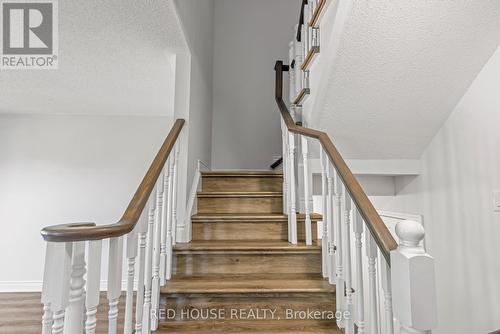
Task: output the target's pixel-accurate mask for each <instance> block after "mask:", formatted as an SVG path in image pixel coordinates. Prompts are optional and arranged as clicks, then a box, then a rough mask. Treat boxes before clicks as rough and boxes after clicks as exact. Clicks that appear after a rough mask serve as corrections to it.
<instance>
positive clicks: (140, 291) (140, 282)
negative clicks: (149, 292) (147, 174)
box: [135, 207, 148, 334]
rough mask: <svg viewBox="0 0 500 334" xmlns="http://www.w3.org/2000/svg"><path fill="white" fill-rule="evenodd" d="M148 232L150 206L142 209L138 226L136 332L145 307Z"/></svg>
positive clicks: (138, 330)
mask: <svg viewBox="0 0 500 334" xmlns="http://www.w3.org/2000/svg"><path fill="white" fill-rule="evenodd" d="M147 232H148V208H147V207H146V208H145V209H144V210H143V211H142V215H141V218H140V220H139V226H138V227H137V233H138V235H139V273H138V277H137V296H136V302H135V333H136V334H140V333H141V332H142V315H143V309H144V270H145V266H146V263H145V262H146V236H147Z"/></svg>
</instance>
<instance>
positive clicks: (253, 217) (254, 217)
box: [191, 213, 323, 223]
mask: <svg viewBox="0 0 500 334" xmlns="http://www.w3.org/2000/svg"><path fill="white" fill-rule="evenodd" d="M305 218H306V216H305V214H297V219H298V221H304V220H305ZM321 219H323V217H322V216H321V215H320V214H318V213H313V214H311V220H313V221H318V220H321ZM191 221H192V222H193V223H198V222H214V221H251V222H259V221H263V222H272V221H277V222H287V221H288V216H287V215H284V214H273V213H270V214H265V213H242V214H237V213H236V214H235V213H214V214H211V213H205V214H195V215H193V216H192V217H191Z"/></svg>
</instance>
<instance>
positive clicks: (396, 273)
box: [391, 220, 437, 334]
mask: <svg viewBox="0 0 500 334" xmlns="http://www.w3.org/2000/svg"><path fill="white" fill-rule="evenodd" d="M396 234H397V235H398V237H399V246H398V248H397V249H396V250H394V251H392V252H391V282H392V294H393V297H392V303H393V309H394V317H395V318H396V319H397V320H399V323H400V324H401V330H400V333H401V334H423V333H429V331H430V330H431V329H433V328H435V327H436V325H437V305H436V282H435V274H434V258H433V257H432V256H430V255H429V254H427V253H426V252H425V250H424V248H423V246H422V245H421V242H422V240H423V239H424V236H425V231H424V228H423V226H422V225H421V224H420V223H418V222H414V221H409V220H405V221H402V222H399V223H398V224H397V225H396Z"/></svg>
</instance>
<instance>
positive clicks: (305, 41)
mask: <svg viewBox="0 0 500 334" xmlns="http://www.w3.org/2000/svg"><path fill="white" fill-rule="evenodd" d="M303 14H304V24H303V25H302V31H301V35H300V37H301V42H302V47H303V50H304V51H303V54H304V58H305V57H306V56H307V53H308V52H309V28H308V27H309V24H307V21H308V17H309V6H308V5H307V4H306V5H305V6H304V13H303Z"/></svg>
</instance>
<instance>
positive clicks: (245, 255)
mask: <svg viewBox="0 0 500 334" xmlns="http://www.w3.org/2000/svg"><path fill="white" fill-rule="evenodd" d="M320 272H321V247H320V246H317V245H314V246H305V245H290V244H289V243H288V242H286V241H234V240H224V241H193V242H191V243H189V244H178V245H176V247H175V249H174V273H175V274H177V275H186V274H191V275H211V274H252V273H261V274H265V273H270V274H276V273H280V274H285V273H289V274H291V273H314V274H319V273H320Z"/></svg>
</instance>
